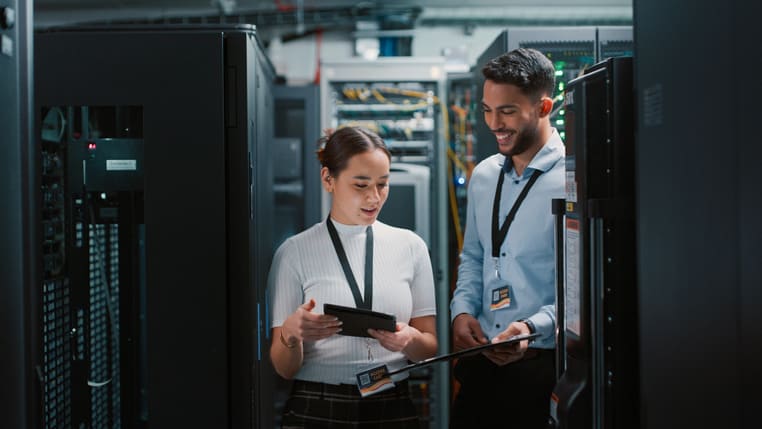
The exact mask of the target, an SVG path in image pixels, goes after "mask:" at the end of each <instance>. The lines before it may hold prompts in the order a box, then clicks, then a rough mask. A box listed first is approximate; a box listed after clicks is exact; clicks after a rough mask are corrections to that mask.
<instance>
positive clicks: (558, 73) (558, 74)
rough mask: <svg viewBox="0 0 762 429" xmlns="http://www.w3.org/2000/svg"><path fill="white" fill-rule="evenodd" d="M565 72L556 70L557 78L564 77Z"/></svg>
mask: <svg viewBox="0 0 762 429" xmlns="http://www.w3.org/2000/svg"><path fill="white" fill-rule="evenodd" d="M563 75H564V71H563V70H556V76H563Z"/></svg>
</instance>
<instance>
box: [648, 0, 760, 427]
mask: <svg viewBox="0 0 762 429" xmlns="http://www.w3.org/2000/svg"><path fill="white" fill-rule="evenodd" d="M633 7H634V14H633V19H634V27H635V28H634V29H635V58H636V61H635V87H636V90H637V127H636V139H637V140H636V142H637V144H636V159H637V168H636V173H637V207H638V216H637V231H638V232H637V234H638V282H639V285H638V289H639V294H640V298H639V300H640V303H641V305H640V309H639V314H638V316H639V317H638V323H639V325H640V359H641V373H640V375H641V401H642V407H641V408H642V413H641V422H642V427H643V428H648V429H655V428H674V427H686V428H687V427H690V428H716V427H727V428H750V427H756V426H759V425H760V423H759V404H760V402H762V390H760V388H759V386H760V385H762V366H761V365H760V364H759V363H760V362H762V312H760V309H759V307H760V303H762V287H760V286H761V285H762V281H761V280H760V279H762V264H760V261H762V222H760V218H761V216H760V213H762V187H760V183H762V169H760V168H759V160H760V159H762V144H760V138H759V136H758V130H757V123H758V121H759V119H760V111H761V109H760V105H759V100H760V97H762V79H760V77H759V72H758V70H759V64H762V49H760V40H762V26H760V25H759V17H760V16H762V2H759V1H748V0H730V1H728V2H725V3H723V4H722V5H719V4H717V3H716V2H712V1H708V0H699V1H688V0H675V1H671V2H668V3H667V2H659V1H657V0H636V1H634V2H633ZM678 17H679V18H678ZM705 29H711V31H705Z"/></svg>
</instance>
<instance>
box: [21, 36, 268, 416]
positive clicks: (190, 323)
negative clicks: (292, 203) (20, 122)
mask: <svg viewBox="0 0 762 429" xmlns="http://www.w3.org/2000/svg"><path fill="white" fill-rule="evenodd" d="M37 46H38V49H37V51H36V61H35V66H36V69H35V70H36V75H37V80H36V100H37V106H39V111H38V113H39V117H38V123H39V134H38V135H39V141H40V145H39V154H38V156H39V158H38V159H39V161H38V164H39V165H40V172H41V183H42V189H43V191H42V195H40V200H41V202H42V204H43V218H42V225H43V227H44V232H45V235H44V241H43V251H44V252H45V256H44V261H45V268H44V270H43V282H42V286H41V290H39V291H38V295H39V296H40V297H41V300H42V302H41V303H40V304H41V308H42V314H41V316H40V317H41V322H42V324H43V329H42V330H41V331H40V332H38V333H37V336H36V338H37V342H38V345H39V347H40V349H41V350H43V361H44V366H43V370H42V374H41V375H42V378H43V380H42V383H43V390H44V391H45V392H46V394H45V396H44V397H43V398H42V399H41V402H42V407H43V408H44V411H43V413H42V416H41V420H42V421H41V426H42V427H46V428H52V427H134V428H141V427H148V426H151V427H260V426H262V427H267V426H270V425H271V421H272V412H271V408H272V405H271V403H270V398H269V395H268V391H269V389H270V388H271V384H272V383H271V380H272V378H273V375H272V374H274V372H273V371H272V370H271V369H270V368H269V367H268V365H269V362H268V360H267V345H268V344H269V342H268V340H267V337H268V336H269V333H268V332H267V330H266V329H265V327H266V323H265V320H266V299H265V291H264V289H265V288H264V285H265V284H266V276H267V270H268V268H269V258H270V255H271V253H272V248H271V243H272V239H271V236H270V229H269V228H261V227H258V225H269V224H271V222H272V213H271V210H272V206H273V204H272V200H273V198H272V170H271V167H270V162H269V160H270V152H269V150H270V149H269V143H270V141H271V139H272V88H271V85H272V78H273V75H274V74H273V70H272V66H271V65H270V63H269V62H268V60H267V59H266V57H265V56H264V53H263V50H262V47H261V46H260V44H259V41H258V39H257V35H256V30H255V29H254V27H252V26H243V25H239V26H186V25H176V26H161V27H159V26H134V27H130V26H124V27H113V28H99V27H79V28H68V29H56V30H51V31H47V32H42V33H38V35H37ZM188 410H192V411H193V412H188Z"/></svg>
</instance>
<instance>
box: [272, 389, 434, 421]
mask: <svg viewBox="0 0 762 429" xmlns="http://www.w3.org/2000/svg"><path fill="white" fill-rule="evenodd" d="M391 427H393V428H395V429H407V428H410V429H412V428H415V429H419V428H421V422H420V420H419V418H418V414H417V412H416V409H415V406H414V405H413V402H412V400H411V399H410V392H409V390H408V385H407V381H406V380H405V381H402V382H399V383H396V386H395V388H394V389H390V390H386V391H383V392H379V393H377V394H375V395H371V396H368V397H365V398H363V397H362V396H360V392H359V391H358V389H357V386H355V385H350V384H341V385H332V384H325V383H315V382H311V381H302V380H296V381H295V382H294V385H293V387H292V388H291V396H290V397H289V399H288V401H287V402H286V406H285V408H284V410H283V420H282V428H283V429H294V428H306V429H312V428H363V429H370V428H379V429H380V428H391Z"/></svg>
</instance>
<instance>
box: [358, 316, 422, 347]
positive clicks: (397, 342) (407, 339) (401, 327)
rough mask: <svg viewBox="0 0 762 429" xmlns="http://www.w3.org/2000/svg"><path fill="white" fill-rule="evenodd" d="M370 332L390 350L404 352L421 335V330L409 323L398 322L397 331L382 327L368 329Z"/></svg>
mask: <svg viewBox="0 0 762 429" xmlns="http://www.w3.org/2000/svg"><path fill="white" fill-rule="evenodd" d="M368 334H370V336H371V337H373V338H375V339H377V340H378V342H379V343H380V344H381V346H382V347H383V348H385V349H387V350H389V351H393V352H403V353H404V350H405V347H407V346H408V344H410V343H411V342H412V341H414V339H415V338H416V337H418V336H420V335H421V331H419V330H417V329H415V328H413V327H412V326H410V325H408V324H407V323H399V322H398V323H397V331H395V332H389V331H384V330H382V329H368Z"/></svg>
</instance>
